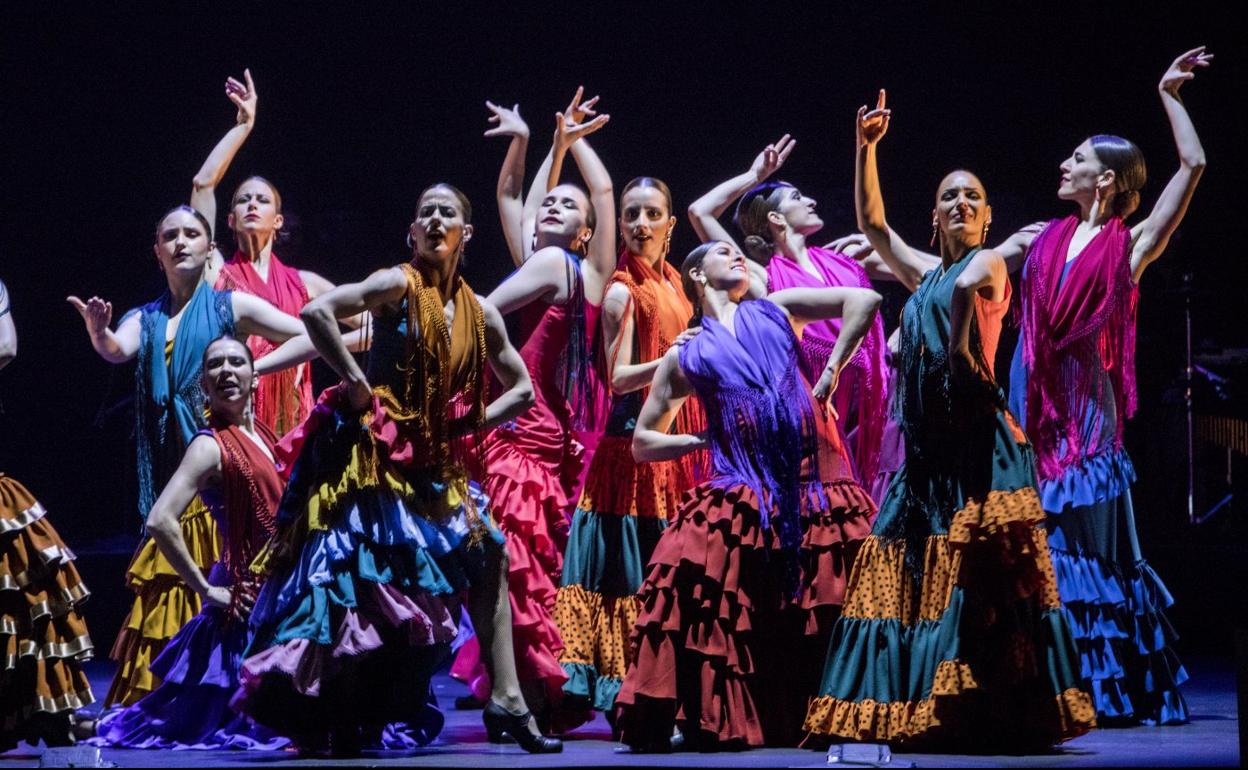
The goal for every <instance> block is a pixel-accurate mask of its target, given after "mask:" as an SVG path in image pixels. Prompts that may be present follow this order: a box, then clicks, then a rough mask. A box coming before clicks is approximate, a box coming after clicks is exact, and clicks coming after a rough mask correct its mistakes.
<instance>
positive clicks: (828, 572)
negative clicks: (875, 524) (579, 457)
mask: <svg viewBox="0 0 1248 770" xmlns="http://www.w3.org/2000/svg"><path fill="white" fill-rule="evenodd" d="M822 492H823V494H822V495H820V494H819V493H818V491H817V490H814V489H811V490H809V491H808V493H807V494H806V495H805V496H804V498H803V501H802V529H803V537H802V544H801V550H800V556H799V565H800V581H799V583H798V590H797V593H796V595H793V594H791V593H790V592H789V591H786V590H785V588H784V579H783V573H784V571H785V560H784V556H783V553H782V551H781V549H780V545H779V539H778V537H776V536H775V535H774V532H773V533H765V532H764V531H763V530H762V528H761V526H760V525H761V515H760V512H759V502H758V499H757V497H756V495H755V494H754V492H753V491H751V490H750V488H749V487H747V486H744V485H732V486H723V485H716V484H714V483H707V484H702V485H700V486H698V487H696V488H695V489H693V490H692V491H690V492H689V493H687V494H686V496H685V499H684V502H683V506H682V511H681V513H680V516H679V518H678V519H677V520H676V521H675V522H674V523H673V524H672V525H671V526H670V527H668V528H667V530H666V531H665V532H664V533H663V536H662V538H661V539H660V541H659V544H658V547H657V548H656V549H655V552H654V555H653V557H652V558H651V560H650V566H649V568H648V571H647V575H646V580H645V583H644V585H643V586H642V588H641V593H640V596H639V603H640V612H639V614H638V618H637V622H636V624H635V626H634V628H633V631H632V637H631V645H632V647H631V653H632V655H631V657H632V662H631V665H630V667H629V670H628V675H627V677H626V679H625V680H624V684H623V687H622V689H621V691H620V694H619V696H618V698H617V700H616V703H617V706H618V714H619V716H618V719H617V722H616V726H617V727H618V728H619V732H620V736H621V739H622V740H623V741H624V742H625V743H628V744H629V745H631V746H633V747H634V748H637V749H642V750H645V749H657V750H663V749H664V748H666V747H667V746H668V745H669V741H670V738H671V736H672V728H673V727H678V728H679V729H680V731H681V733H682V735H683V736H684V738H685V740H686V742H687V743H688V744H690V745H694V746H697V747H698V748H703V749H708V748H744V747H747V746H762V745H793V744H795V743H796V742H797V740H798V739H799V738H800V737H801V733H800V731H799V729H798V728H799V726H800V724H801V720H802V715H803V714H804V713H805V710H806V706H807V703H808V702H809V699H810V698H811V697H813V696H814V695H815V694H816V693H815V687H816V682H815V681H814V680H813V679H811V678H810V677H809V674H808V672H809V671H811V670H812V669H815V668H817V667H818V666H819V665H820V664H821V663H822V660H823V656H824V654H825V653H826V651H827V643H828V638H829V636H830V634H831V632H832V628H833V625H834V623H835V620H836V617H837V615H838V614H839V611H840V606H841V603H842V601H843V598H844V594H845V588H846V583H847V578H848V575H849V571H850V565H852V564H853V561H854V557H855V554H856V552H857V550H858V547H859V545H860V544H861V543H862V541H863V539H864V538H866V537H867V535H868V534H869V533H870V531H871V520H872V516H873V514H874V512H875V506H874V504H872V502H871V500H870V498H868V497H867V495H866V493H865V492H863V490H862V488H861V487H860V486H859V485H858V484H857V483H856V482H853V481H839V482H832V483H826V484H824V485H823V486H822Z"/></svg>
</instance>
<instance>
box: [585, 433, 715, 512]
mask: <svg viewBox="0 0 1248 770" xmlns="http://www.w3.org/2000/svg"><path fill="white" fill-rule="evenodd" d="M686 460H688V461H687V462H686ZM692 463H693V460H692V459H688V456H687V457H686V458H681V460H673V461H668V462H658V463H638V462H637V461H635V460H634V459H633V437H632V435H631V434H629V435H626V436H603V437H602V440H601V441H599V442H598V447H597V449H595V450H594V458H593V460H591V461H590V467H589V475H588V476H587V477H586V479H585V488H584V489H583V490H582V492H581V500H580V503H579V504H578V505H577V508H579V509H580V510H585V511H597V512H599V513H603V514H612V515H616V516H636V517H641V518H644V519H660V520H662V521H667V520H668V519H669V518H670V517H672V516H674V515H676V511H677V510H678V509H679V507H680V495H681V493H682V492H683V491H684V490H685V489H688V488H689V487H690V486H692V482H693V470H692Z"/></svg>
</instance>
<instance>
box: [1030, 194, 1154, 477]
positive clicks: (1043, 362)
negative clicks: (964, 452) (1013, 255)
mask: <svg viewBox="0 0 1248 770" xmlns="http://www.w3.org/2000/svg"><path fill="white" fill-rule="evenodd" d="M1078 225H1079V218H1078V217H1075V216H1070V217H1067V218H1066V219H1062V220H1053V221H1052V222H1050V223H1049V224H1048V226H1047V227H1045V229H1044V231H1043V232H1041V233H1040V235H1039V236H1037V238H1036V240H1035V242H1034V243H1032V246H1031V249H1030V251H1029V252H1028V254H1027V271H1026V274H1025V278H1024V281H1023V297H1024V308H1023V332H1024V337H1025V342H1026V344H1025V346H1024V348H1023V360H1024V362H1025V363H1026V364H1027V367H1028V370H1029V375H1028V380H1027V432H1028V434H1030V436H1031V439H1032V441H1033V443H1034V444H1035V447H1036V455H1037V459H1038V460H1039V466H1040V477H1041V478H1042V479H1051V478H1055V477H1057V476H1059V475H1060V474H1061V473H1062V471H1064V470H1065V469H1066V468H1069V467H1071V466H1072V465H1075V464H1078V463H1079V462H1081V461H1082V460H1083V459H1084V457H1086V456H1089V455H1091V454H1094V453H1095V452H1096V451H1097V450H1098V447H1097V446H1094V445H1093V446H1084V439H1083V430H1082V428H1083V427H1084V426H1083V421H1084V420H1085V419H1086V415H1087V412H1088V409H1089V408H1091V407H1092V406H1093V405H1094V404H1097V403H1101V402H1102V399H1103V398H1104V397H1105V396H1106V394H1105V393H1104V392H1103V390H1104V383H1105V381H1106V379H1107V378H1105V377H1103V376H1100V373H1099V372H1097V371H1096V370H1095V367H1101V368H1102V369H1103V370H1104V371H1105V372H1107V373H1108V374H1109V377H1108V382H1109V387H1110V388H1111V389H1112V391H1113V392H1112V397H1113V399H1114V404H1115V406H1116V407H1117V412H1118V415H1119V419H1118V420H1117V425H1116V426H1115V430H1116V434H1115V443H1116V445H1117V446H1121V445H1122V426H1123V422H1124V421H1125V418H1127V417H1130V416H1131V415H1132V414H1134V413H1135V407H1136V388H1135V311H1136V305H1137V301H1138V299H1139V288H1138V287H1137V286H1136V285H1135V283H1134V282H1133V281H1132V280H1131V249H1130V243H1131V231H1130V229H1129V228H1128V227H1127V226H1126V225H1125V224H1123V222H1122V220H1121V219H1119V218H1117V217H1115V218H1113V219H1111V220H1109V221H1108V222H1106V223H1105V226H1104V228H1102V230H1101V232H1099V233H1097V235H1096V236H1095V237H1094V238H1093V239H1092V240H1091V241H1089V242H1088V245H1087V246H1085V247H1084V249H1083V251H1081V252H1080V253H1079V256H1078V257H1076V258H1075V260H1074V261H1073V263H1072V264H1071V265H1070V270H1069V272H1067V273H1066V277H1065V278H1064V279H1063V278H1062V273H1063V271H1064V270H1066V255H1067V252H1068V251H1069V248H1070V242H1071V238H1072V237H1073V236H1074V234H1075V228H1076V227H1077V226H1078ZM1063 440H1065V442H1066V445H1065V451H1062V441H1063Z"/></svg>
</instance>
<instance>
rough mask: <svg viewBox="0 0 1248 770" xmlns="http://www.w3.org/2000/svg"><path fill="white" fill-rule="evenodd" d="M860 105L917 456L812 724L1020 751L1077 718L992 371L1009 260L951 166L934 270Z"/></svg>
mask: <svg viewBox="0 0 1248 770" xmlns="http://www.w3.org/2000/svg"><path fill="white" fill-rule="evenodd" d="M866 109H867V108H866V107H863V108H862V109H860V110H859V111H858V121H857V122H858V159H857V173H856V178H855V203H856V206H857V210H858V225H859V228H860V229H861V230H862V231H863V232H864V233H865V234H866V235H867V237H868V238H870V240H871V245H872V246H874V247H875V250H876V251H877V252H878V253H879V254H880V256H881V257H882V258H883V259H884V260H885V261H887V263H888V265H889V267H890V268H891V269H892V271H893V273H894V275H896V276H897V277H898V278H899V279H900V280H902V281H903V283H905V284H906V286H907V287H910V288H912V289H914V290H915V293H914V295H913V296H912V297H911V298H910V300H909V302H907V303H906V307H905V310H904V313H903V318H902V332H901V344H900V351H899V359H900V363H899V366H898V388H897V390H898V392H897V397H896V405H895V409H896V413H897V418H898V423H899V424H900V426H901V429H902V431H903V432H904V434H905V451H906V457H905V462H904V464H903V465H902V468H901V470H899V471H898V472H897V475H896V476H894V477H893V481H892V484H891V485H890V486H889V489H888V493H887V494H886V495H885V496H884V500H883V501H882V502H881V504H880V513H879V517H878V518H877V519H876V522H875V527H874V529H873V530H872V534H871V537H869V538H868V539H867V542H866V543H865V544H864V545H863V547H862V550H861V551H860V552H859V554H858V559H857V561H856V562H855V563H854V569H853V574H852V576H851V578H850V586H849V595H848V596H847V597H846V600H845V608H844V613H843V614H842V616H841V619H840V620H839V621H838V622H837V626H836V630H835V632H834V633H833V637H832V643H831V645H830V646H829V648H828V659H827V664H826V668H825V670H824V676H823V682H822V686H821V688H820V691H821V693H822V695H821V697H819V698H817V699H816V700H815V701H814V702H812V704H811V706H810V709H809V711H808V712H807V715H806V723H805V727H806V729H807V730H809V731H811V732H812V733H815V734H819V735H828V736H837V737H840V738H845V739H850V740H875V741H896V742H901V743H906V744H911V745H914V744H918V745H925V746H933V747H944V748H948V747H953V746H956V747H958V748H960V749H962V750H965V749H966V747H974V748H976V749H977V750H984V751H996V750H1009V751H1017V750H1024V749H1030V748H1038V747H1043V746H1048V745H1051V744H1053V743H1056V742H1059V741H1063V740H1067V739H1070V738H1073V737H1075V736H1078V735H1080V734H1082V733H1083V732H1085V731H1087V730H1088V729H1090V728H1091V727H1092V726H1093V724H1094V722H1095V709H1094V708H1093V707H1092V702H1091V699H1090V698H1089V696H1088V694H1087V693H1086V692H1084V691H1083V690H1081V689H1080V682H1079V679H1078V674H1077V672H1076V668H1075V665H1076V663H1075V649H1074V642H1073V640H1072V638H1071V633H1070V629H1069V628H1068V627H1067V625H1066V620H1065V616H1064V615H1063V614H1062V612H1061V606H1060V604H1059V603H1058V594H1057V586H1056V581H1055V577H1054V575H1053V566H1052V563H1051V562H1050V560H1049V551H1048V547H1047V545H1046V543H1045V533H1044V526H1043V524H1044V512H1043V511H1042V510H1041V508H1040V500H1039V497H1038V496H1037V493H1036V488H1035V471H1034V468H1033V462H1034V460H1033V455H1032V450H1031V447H1030V445H1028V443H1027V439H1026V437H1025V436H1024V435H1023V433H1022V431H1021V430H1020V429H1019V427H1018V424H1017V423H1016V422H1015V420H1014V418H1013V417H1012V416H1011V415H1010V413H1009V412H1008V411H1006V410H1005V408H1004V405H1003V400H1004V399H1003V397H1002V396H1001V394H1000V391H999V389H998V388H997V386H996V383H995V381H994V378H993V369H992V366H993V358H994V355H995V353H996V348H997V340H998V336H999V334H1000V329H1001V318H1002V316H1003V315H1004V313H1005V311H1006V309H1007V307H1008V304H1009V280H1008V276H1007V273H1006V267H1005V262H1004V261H1003V260H1002V258H1001V256H1000V255H999V254H998V253H996V252H993V251H988V250H985V249H983V248H982V244H983V242H984V235H985V232H986V230H987V226H988V224H989V223H990V222H991V219H992V210H991V208H990V207H989V206H988V203H987V198H986V195H985V193H984V187H983V185H982V184H980V182H979V180H978V179H977V178H976V177H975V176H974V175H973V174H971V173H970V172H967V171H954V172H953V173H951V174H949V175H948V176H946V177H945V178H944V180H942V181H941V183H940V187H939V189H938V191H937V195H936V206H935V209H934V210H933V211H932V229H933V231H934V232H935V233H936V234H937V235H938V236H939V238H940V250H941V260H942V264H941V267H940V268H939V269H935V270H926V262H925V261H923V260H922V259H920V258H918V257H915V256H914V254H913V253H912V252H911V251H910V249H909V247H908V246H907V245H906V243H905V241H903V240H902V239H901V237H900V236H899V235H897V234H896V233H895V232H893V230H892V229H891V228H890V227H889V226H888V223H887V222H886V220H885V217H884V203H883V198H882V196H881V193H880V186H879V177H878V174H877V171H876V145H877V143H878V142H879V140H880V139H881V137H883V136H884V133H885V131H886V130H887V128H888V119H889V112H888V111H887V110H886V109H885V108H884V94H883V92H881V94H880V102H879V105H878V107H877V109H876V110H873V111H872V112H870V113H867V111H866Z"/></svg>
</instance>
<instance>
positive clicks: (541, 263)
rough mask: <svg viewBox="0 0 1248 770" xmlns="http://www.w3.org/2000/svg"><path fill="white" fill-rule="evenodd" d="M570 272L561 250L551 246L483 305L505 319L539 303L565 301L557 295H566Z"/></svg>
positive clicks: (521, 268)
mask: <svg viewBox="0 0 1248 770" xmlns="http://www.w3.org/2000/svg"><path fill="white" fill-rule="evenodd" d="M571 269H572V267H571V265H569V264H568V257H567V255H566V254H565V253H564V252H563V249H560V248H557V247H555V246H548V247H547V248H544V249H539V250H538V251H537V252H536V253H534V254H533V256H532V257H529V260H528V261H527V262H525V263H524V264H523V265H521V266H520V267H519V268H518V269H517V270H516V271H515V272H514V273H512V274H511V275H509V276H508V277H507V279H506V280H504V281H503V282H502V283H501V284H499V285H498V288H497V289H495V290H494V291H492V292H490V295H489V297H487V298H486V301H487V302H489V303H490V304H491V305H492V306H494V307H495V308H497V309H498V312H499V313H501V314H503V315H508V314H510V313H514V312H516V311H517V310H519V309H520V308H522V307H524V306H526V305H528V304H531V303H533V302H536V301H538V300H539V299H545V300H547V301H549V302H558V301H560V300H561V299H566V298H567V297H566V296H563V297H561V296H559V295H560V294H562V293H564V292H566V291H567V285H568V276H567V271H568V270H571Z"/></svg>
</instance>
